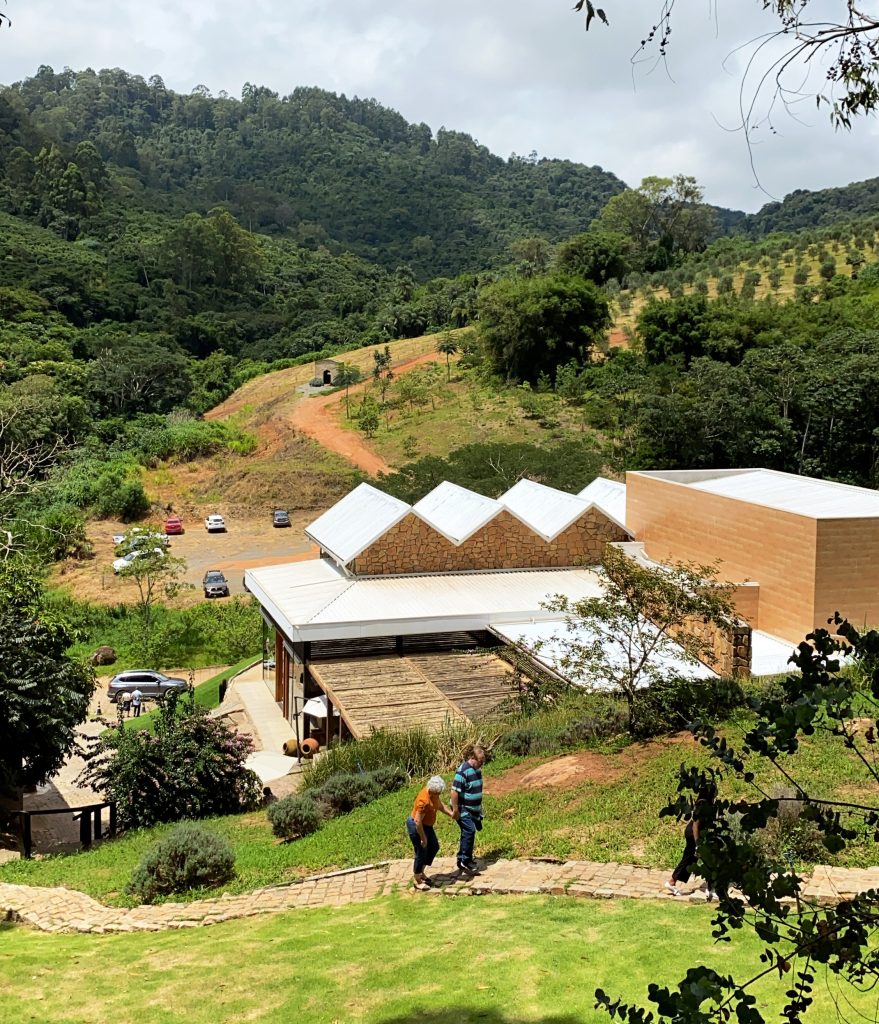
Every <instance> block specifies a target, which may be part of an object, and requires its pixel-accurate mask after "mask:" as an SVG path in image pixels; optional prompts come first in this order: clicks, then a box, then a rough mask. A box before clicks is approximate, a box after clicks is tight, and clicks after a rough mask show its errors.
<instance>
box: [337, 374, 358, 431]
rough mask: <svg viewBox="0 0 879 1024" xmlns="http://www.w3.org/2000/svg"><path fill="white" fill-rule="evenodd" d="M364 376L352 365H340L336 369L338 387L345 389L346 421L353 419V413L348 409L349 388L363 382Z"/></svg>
mask: <svg viewBox="0 0 879 1024" xmlns="http://www.w3.org/2000/svg"><path fill="white" fill-rule="evenodd" d="M362 378H363V374H362V373H361V372H360V370H359V369H358V368H357V367H356V366H352V365H351V363H339V365H338V366H337V367H336V381H335V383H336V385H337V387H340V388H344V389H345V419H346V420H350V419H351V412H350V410H349V407H348V388H350V387H351V385H352V384H357V383H358V382H359V381H360V380H362Z"/></svg>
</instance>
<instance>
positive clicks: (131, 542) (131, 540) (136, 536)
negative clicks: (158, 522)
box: [113, 526, 165, 550]
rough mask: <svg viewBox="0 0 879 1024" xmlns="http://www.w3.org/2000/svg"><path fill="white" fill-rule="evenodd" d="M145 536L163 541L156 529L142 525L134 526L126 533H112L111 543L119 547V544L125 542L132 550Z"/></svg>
mask: <svg viewBox="0 0 879 1024" xmlns="http://www.w3.org/2000/svg"><path fill="white" fill-rule="evenodd" d="M147 537H150V538H152V539H154V540H155V541H156V542H158V541H159V539H160V538H161V540H162V541H163V542H165V539H164V537H163V536H162V534H161V533H159V532H158V531H156V530H152V529H148V528H147V527H144V526H134V527H132V528H131V529H130V530H129V531H128V533H114V534H113V543H114V544H115V545H116V547H119V545H120V544H126V545H127V546H128V549H129V550H132V549H134V548H135V547H137V546H138V545H139V544H141V543H142V542H143V541H144V540H145V539H146V538H147Z"/></svg>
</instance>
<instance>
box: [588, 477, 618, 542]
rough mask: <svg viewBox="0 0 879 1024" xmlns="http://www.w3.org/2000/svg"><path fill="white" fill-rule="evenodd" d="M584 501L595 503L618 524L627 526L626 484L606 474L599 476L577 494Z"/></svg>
mask: <svg viewBox="0 0 879 1024" xmlns="http://www.w3.org/2000/svg"><path fill="white" fill-rule="evenodd" d="M577 497H578V498H581V499H582V500H583V501H585V502H587V503H588V504H590V505H594V506H595V507H596V508H597V509H599V510H600V511H602V512H603V513H604V514H605V515H606V516H607V518H608V519H611V520H613V522H615V523H616V524H617V526H621V527H622V528H623V529H625V528H626V485H625V484H621V483H620V482H619V481H617V480H608V478H607V477H606V476H597V477H596V478H595V479H594V480H593V481H592V483H591V484H588V485H587V486H586V487H584V488H583V490H582V491H580V493H579V494H578V495H577Z"/></svg>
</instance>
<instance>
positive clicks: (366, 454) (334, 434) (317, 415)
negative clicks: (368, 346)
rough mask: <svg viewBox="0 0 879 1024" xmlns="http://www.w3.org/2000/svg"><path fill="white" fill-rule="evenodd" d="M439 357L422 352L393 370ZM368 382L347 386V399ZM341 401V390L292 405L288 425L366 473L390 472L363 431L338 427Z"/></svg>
mask: <svg viewBox="0 0 879 1024" xmlns="http://www.w3.org/2000/svg"><path fill="white" fill-rule="evenodd" d="M442 359H445V356H443V355H442V354H440V353H438V352H425V353H423V354H422V355H420V356H415V357H414V358H412V359H407V360H405V361H404V362H402V363H399V364H398V365H397V366H394V368H393V369H394V373H395V374H396V375H397V376H399V375H400V374H401V373H406V372H408V371H409V370H414V369H415V367H416V366H422V365H423V364H424V363H435V362H438V361H439V360H442ZM368 384H369V382H368V381H364V382H363V383H362V384H355V385H354V386H353V387H351V388H349V398H350V397H351V396H353V395H357V394H359V393H360V392H362V391H363V390H364V389H365V388H366V387H367V386H368ZM344 401H345V393H344V392H343V391H337V392H335V393H334V394H331V395H317V396H316V397H314V398H306V399H304V400H303V401H301V402H299V403H298V404H297V405H296V406H294V408H293V411H292V412H291V413H290V424H291V425H292V426H293V427H294V428H295V429H296V430H301V431H302V433H303V434H307V435H308V436H309V437H310V438H312V439H313V440H315V441H317V443H318V444H319V445H321V447H323V448H327V449H329V450H330V451H332V452H335V453H336V454H337V455H341V456H342V458H343V459H347V461H348V462H350V463H351V464H352V465H354V466H357V468H358V469H362V470H364V472H366V473H369V474H370V476H375V475H376V474H377V473H390V472H392V467H391V466H389V465H388V464H387V463H386V462H385V461H384V460H383V459H382V458H381V456H379V455H377V454H376V453H375V452H374V451H373V450H372V448H371V447H370V446H369V444H368V442H367V441H366V439H365V438H364V437H363V435H362V434H359V433H357V432H356V431H354V430H346V429H345V428H344V427H341V426H339V424H338V422H337V419H336V413H337V410H338V408H339V406H340V404H341V403H342V402H344Z"/></svg>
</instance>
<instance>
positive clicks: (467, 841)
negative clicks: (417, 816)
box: [452, 744, 485, 875]
mask: <svg viewBox="0 0 879 1024" xmlns="http://www.w3.org/2000/svg"><path fill="white" fill-rule="evenodd" d="M484 764H485V749H484V748H483V747H481V746H479V745H478V744H477V745H475V746H472V747H468V749H467V750H465V751H464V760H463V761H462V762H461V765H460V767H459V768H458V770H457V771H456V772H455V778H454V781H453V782H452V816H453V817H454V819H455V821H457V823H458V828H460V829H461V842H460V845H459V846H458V857H457V862H458V871H460V872H461V873H463V874H467V875H475V874H476V872H477V871H478V870H479V865H478V864H477V863H476V861H475V860H474V859H473V845H474V843H475V841H476V833H477V832H480V831H481V830H482V766H483V765H484Z"/></svg>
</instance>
